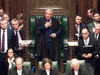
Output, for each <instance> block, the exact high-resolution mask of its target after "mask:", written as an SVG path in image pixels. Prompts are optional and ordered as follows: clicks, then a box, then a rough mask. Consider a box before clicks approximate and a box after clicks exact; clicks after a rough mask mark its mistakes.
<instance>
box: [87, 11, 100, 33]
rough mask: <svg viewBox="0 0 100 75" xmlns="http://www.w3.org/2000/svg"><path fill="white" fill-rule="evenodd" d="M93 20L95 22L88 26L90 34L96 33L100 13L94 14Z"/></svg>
mask: <svg viewBox="0 0 100 75" xmlns="http://www.w3.org/2000/svg"><path fill="white" fill-rule="evenodd" d="M93 20H94V22H92V23H90V24H88V25H87V28H88V30H89V32H91V33H93V32H94V31H95V26H96V25H97V24H99V21H100V15H99V12H95V13H93Z"/></svg>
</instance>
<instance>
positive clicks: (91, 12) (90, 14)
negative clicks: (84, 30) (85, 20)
mask: <svg viewBox="0 0 100 75" xmlns="http://www.w3.org/2000/svg"><path fill="white" fill-rule="evenodd" d="M95 11H96V10H95V9H94V8H90V9H88V10H87V15H88V17H89V18H92V17H93V13H94V12H95Z"/></svg>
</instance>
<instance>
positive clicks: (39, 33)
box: [36, 8, 61, 61]
mask: <svg viewBox="0 0 100 75" xmlns="http://www.w3.org/2000/svg"><path fill="white" fill-rule="evenodd" d="M36 48H37V56H38V60H42V59H43V58H46V57H48V58H50V59H51V60H53V61H59V60H60V49H61V28H60V24H59V21H58V20H57V19H55V18H53V9H52V8H47V9H46V10H45V17H43V18H41V19H40V20H39V21H38V23H37V25H36Z"/></svg>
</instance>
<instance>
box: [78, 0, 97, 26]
mask: <svg viewBox="0 0 100 75" xmlns="http://www.w3.org/2000/svg"><path fill="white" fill-rule="evenodd" d="M92 7H93V8H95V9H96V11H98V0H78V14H80V15H81V16H82V23H84V24H85V23H86V21H87V20H88V16H87V10H88V9H89V8H92Z"/></svg>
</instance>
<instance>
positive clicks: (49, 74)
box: [38, 58, 58, 75]
mask: <svg viewBox="0 0 100 75" xmlns="http://www.w3.org/2000/svg"><path fill="white" fill-rule="evenodd" d="M38 75H58V73H57V70H56V69H55V68H54V67H53V64H52V61H51V60H50V59H48V58H44V59H43V60H42V63H41V66H40V69H39V71H38Z"/></svg>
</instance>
